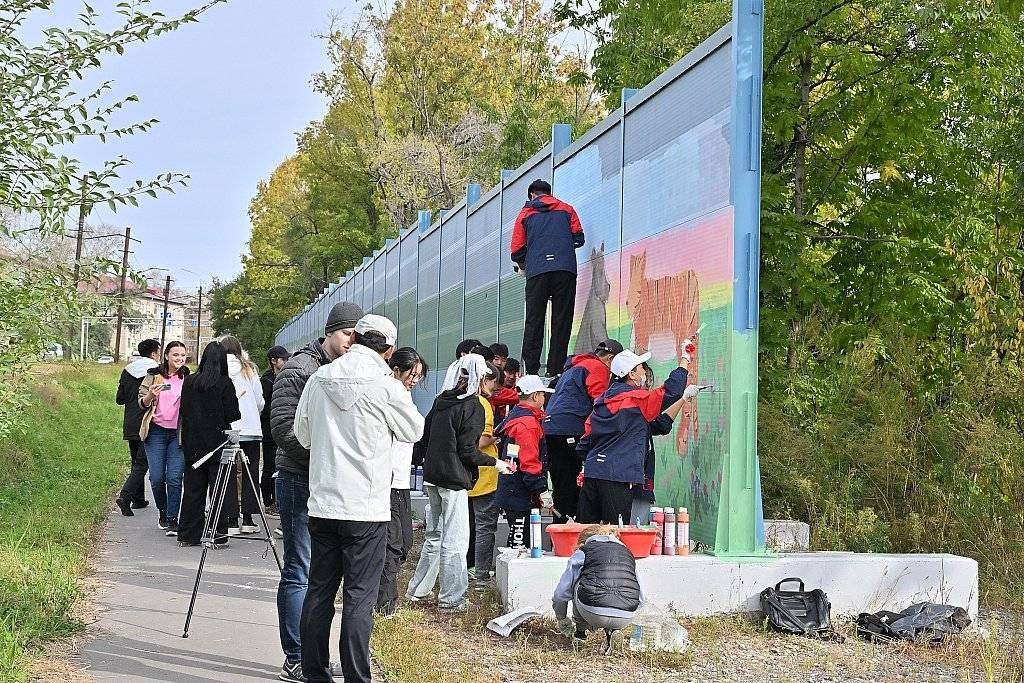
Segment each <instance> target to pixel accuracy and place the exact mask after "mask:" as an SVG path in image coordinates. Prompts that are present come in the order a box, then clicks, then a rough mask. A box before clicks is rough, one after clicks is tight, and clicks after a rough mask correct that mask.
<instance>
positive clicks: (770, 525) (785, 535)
mask: <svg viewBox="0 0 1024 683" xmlns="http://www.w3.org/2000/svg"><path fill="white" fill-rule="evenodd" d="M764 539H765V540H764V542H765V545H766V546H767V547H768V549H769V550H771V551H772V552H776V553H797V552H807V551H808V550H810V548H811V525H810V524H808V523H807V522H796V521H794V520H791V519H766V520H764Z"/></svg>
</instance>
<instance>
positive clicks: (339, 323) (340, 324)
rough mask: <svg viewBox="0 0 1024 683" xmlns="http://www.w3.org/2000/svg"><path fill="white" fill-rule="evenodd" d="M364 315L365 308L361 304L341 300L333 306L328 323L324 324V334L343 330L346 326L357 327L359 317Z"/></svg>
mask: <svg viewBox="0 0 1024 683" xmlns="http://www.w3.org/2000/svg"><path fill="white" fill-rule="evenodd" d="M362 317H363V309H362V307H361V306H359V304H354V303H352V302H351V301H339V302H338V303H336V304H334V307H333V308H331V312H330V313H329V314H328V315H327V323H326V324H325V325H324V334H327V333H328V332H334V331H335V330H343V329H345V328H346V327H355V326H356V323H357V322H359V319H360V318H362Z"/></svg>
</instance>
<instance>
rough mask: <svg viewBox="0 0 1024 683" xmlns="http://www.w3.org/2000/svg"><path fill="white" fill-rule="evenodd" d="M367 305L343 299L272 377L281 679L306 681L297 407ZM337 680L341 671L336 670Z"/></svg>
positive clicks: (305, 460) (304, 525)
mask: <svg viewBox="0 0 1024 683" xmlns="http://www.w3.org/2000/svg"><path fill="white" fill-rule="evenodd" d="M362 317H363V309H362V308H360V307H359V306H358V305H357V304H354V303H352V302H350V301H340V302H338V303H336V304H334V308H332V309H331V312H330V313H329V314H328V316H327V324H326V325H324V337H323V338H322V339H319V340H314V341H312V342H310V343H309V344H308V345H307V346H305V347H304V348H301V349H299V350H298V351H296V352H295V354H294V355H292V357H291V358H289V359H288V362H287V363H285V365H284V367H283V368H282V369H281V372H280V373H278V375H277V377H276V378H275V379H274V396H273V400H272V402H271V406H270V432H271V434H273V436H274V441H275V442H276V443H277V481H276V482H275V487H274V498H275V500H276V502H277V510H278V513H279V514H280V515H281V531H282V532H283V534H284V569H283V570H282V571H281V583H280V584H278V587H277V619H278V628H279V630H280V632H281V649H283V650H284V657H285V661H284V666H283V667H282V669H281V674H280V675H279V676H278V678H280V679H281V680H282V681H293V682H297V683H303V682H304V681H305V680H306V679H305V678H304V677H303V676H302V645H301V643H300V639H299V620H300V617H301V615H302V602H303V601H304V600H305V599H306V588H307V586H308V584H309V556H310V539H309V513H308V508H307V501H308V500H309V449H307V448H306V447H305V446H303V445H302V444H301V443H299V441H298V439H297V438H296V437H295V410H296V408H297V407H298V405H299V398H300V397H301V396H302V390H303V389H304V388H305V387H306V382H307V381H308V380H309V378H310V377H311V376H312V375H313V373H315V372H316V371H317V370H319V369H320V368H321V366H324V365H327V364H328V363H330V362H331V361H333V360H334V359H336V358H340V357H341V356H343V355H345V352H346V351H348V349H349V347H351V346H352V342H353V341H354V340H355V326H356V323H357V322H358V321H359V319H360V318H362ZM332 672H333V673H334V674H335V675H337V676H338V677H339V678H340V677H341V669H340V668H335V669H334V670H333V671H332Z"/></svg>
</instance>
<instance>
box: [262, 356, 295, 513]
mask: <svg viewBox="0 0 1024 683" xmlns="http://www.w3.org/2000/svg"><path fill="white" fill-rule="evenodd" d="M291 355H292V354H290V353H288V349H286V348H284V347H283V346H274V347H271V349H270V350H269V351H267V362H268V364H269V365H270V367H268V368H267V371H266V372H264V373H263V376H262V377H260V384H261V385H262V386H263V410H262V412H260V422H261V423H262V427H263V472H262V473H261V474H260V496H262V498H263V505H264V506H265V507H266V508H267V514H268V515H272V516H274V517H276V516H277V505H275V504H274V472H276V471H277V444H276V443H275V442H274V434H273V432H271V431H270V402H271V400H272V399H273V398H274V378H276V377H277V374H278V373H279V372H281V369H282V368H284V364H285V363H287V362H288V359H289V358H290V357H291Z"/></svg>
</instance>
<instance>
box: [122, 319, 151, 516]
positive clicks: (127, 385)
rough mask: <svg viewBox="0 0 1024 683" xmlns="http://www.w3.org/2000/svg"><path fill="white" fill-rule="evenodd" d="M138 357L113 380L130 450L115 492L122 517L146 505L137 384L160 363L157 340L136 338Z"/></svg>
mask: <svg viewBox="0 0 1024 683" xmlns="http://www.w3.org/2000/svg"><path fill="white" fill-rule="evenodd" d="M138 350H139V357H138V358H136V359H135V360H133V361H132V362H130V363H128V365H126V366H125V368H124V370H122V371H121V378H120V380H119V381H118V383H117V398H115V401H116V403H117V405H119V406H124V424H123V433H124V440H125V441H127V442H128V452H129V453H130V454H131V458H132V460H131V462H132V469H131V471H130V472H129V473H128V477H127V478H126V479H125V480H124V486H122V487H121V492H120V493H118V494H117V500H116V501H114V502H115V503H117V507H118V509H119V510H120V511H121V514H122V515H124V516H125V517H133V516H134V515H135V513H134V512H132V508H135V509H139V508H144V507H146V506H147V505H149V501H148V500H146V472H148V471H149V462H148V461H147V460H146V450H145V448H144V447H143V445H142V438H141V437H140V436H139V427H141V426H142V415H143V413H144V412H145V411H144V410H143V409H142V406H140V405H139V385H141V384H142V380H143V379H144V378H145V377H146V373H147V372H149V371H150V370H151V369H152V368H155V367H156V366H157V365H159V364H160V342H158V341H157V340H156V339H143V340H142V341H140V342H139V347H138Z"/></svg>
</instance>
